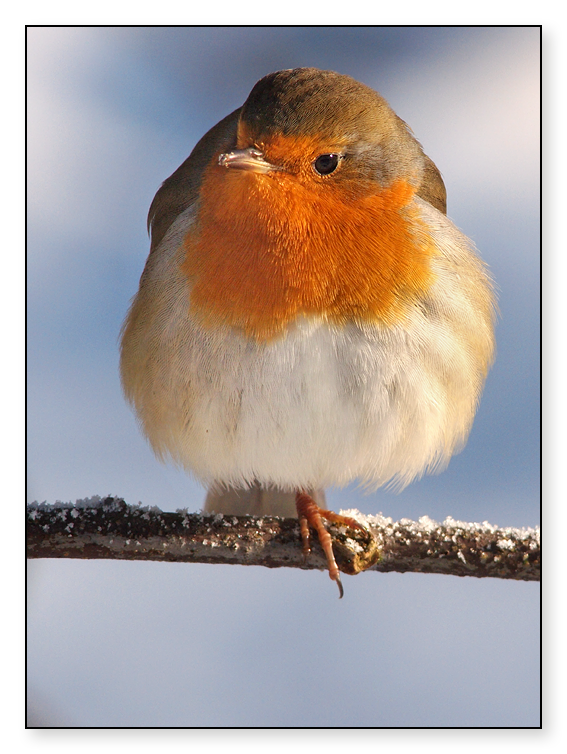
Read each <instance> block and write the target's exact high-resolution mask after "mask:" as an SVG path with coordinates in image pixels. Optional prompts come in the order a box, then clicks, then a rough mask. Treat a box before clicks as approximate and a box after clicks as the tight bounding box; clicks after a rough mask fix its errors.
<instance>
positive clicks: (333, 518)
mask: <svg viewBox="0 0 567 754" xmlns="http://www.w3.org/2000/svg"><path fill="white" fill-rule="evenodd" d="M295 505H296V508H297V515H298V516H299V529H300V531H301V540H302V542H303V554H304V555H305V557H307V555H309V553H310V552H311V541H310V534H309V527H310V526H311V527H312V528H313V529H315V530H316V532H317V536H318V537H319V542H320V543H321V547H322V548H323V552H324V553H325V556H326V558H327V563H328V566H329V576H330V577H331V578H332V579H333V581H336V582H337V586H338V587H339V599H340V598H341V597H342V596H343V585H342V583H341V577H340V572H339V567H338V565H337V561H336V560H335V556H334V553H333V545H332V540H331V535H330V534H329V532H328V531H327V530H326V529H325V527H324V525H323V519H324V518H326V519H327V521H330V522H331V523H333V524H342V525H343V526H348V527H349V528H350V529H361V530H362V531H364V532H366V531H367V530H366V529H365V527H364V526H362V524H359V523H358V521H355V520H354V518H349V517H348V516H341V515H339V514H338V513H333V511H328V510H324V509H323V508H319V506H318V505H317V503H316V502H315V501H314V500H313V498H312V497H311V495H308V494H307V493H306V492H297V493H296V495H295Z"/></svg>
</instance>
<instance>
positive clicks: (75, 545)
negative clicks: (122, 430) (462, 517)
mask: <svg viewBox="0 0 567 754" xmlns="http://www.w3.org/2000/svg"><path fill="white" fill-rule="evenodd" d="M342 512H343V513H345V514H346V515H348V516H351V517H353V518H356V519H357V520H359V521H360V522H361V523H363V524H365V525H366V526H367V527H368V528H369V529H370V530H371V532H372V534H373V535H374V538H375V540H376V541H377V543H378V546H379V549H380V558H379V560H378V562H377V563H375V564H374V565H373V566H371V568H370V569H369V570H373V571H383V572H385V571H398V572H402V573H403V572H407V571H413V572H419V573H439V574H442V573H443V574H451V575H454V576H476V577H485V576H492V577H494V578H501V579H516V580H522V581H539V578H540V563H541V560H540V540H539V529H512V528H508V529H506V528H504V529H501V528H498V527H496V526H492V525H491V524H488V523H487V522H484V523H482V524H476V523H465V522H463V521H454V520H453V519H452V518H447V519H445V521H443V523H437V522H435V521H432V520H431V519H429V518H428V517H427V516H423V517H422V518H420V519H419V521H411V520H409V519H401V520H400V521H392V519H391V518H384V517H383V516H364V515H362V514H360V513H359V512H358V511H342ZM329 531H330V532H331V535H332V537H333V548H334V550H335V555H336V558H337V562H338V564H339V568H340V569H341V570H342V571H344V572H345V573H353V572H354V573H356V572H357V571H358V570H360V569H361V566H360V565H357V564H359V563H364V558H365V554H366V548H367V547H368V544H367V541H366V540H367V539H368V537H365V536H364V534H363V533H361V532H360V533H357V532H356V531H354V530H346V529H344V528H343V527H341V526H335V525H331V526H329ZM312 546H313V551H312V554H311V556H310V557H309V559H308V560H307V561H305V560H304V557H303V553H302V547H301V538H300V535H299V524H298V521H297V519H295V518H276V517H267V516H266V517H264V518H255V517H252V516H232V515H224V516H223V515H222V514H217V515H202V514H200V513H187V511H184V510H178V511H177V512H176V513H164V512H163V511H161V510H159V509H158V508H143V507H140V506H129V505H127V504H126V503H125V502H124V500H122V499H120V498H113V497H107V498H104V499H101V498H99V497H94V498H90V499H88V500H78V501H77V502H76V504H75V505H73V504H71V503H66V504H63V503H57V504H56V505H53V506H52V505H46V504H45V503H42V504H37V503H33V504H32V505H30V506H28V510H27V556H28V558H106V559H115V560H166V561H171V562H186V563H225V564H228V563H233V564H238V565H257V566H260V565H261V566H266V567H268V568H280V567H283V566H288V567H292V568H305V569H313V568H315V569H320V570H324V569H325V568H326V560H325V557H324V555H323V553H322V551H321V549H320V547H319V544H318V542H317V538H316V537H313V542H312Z"/></svg>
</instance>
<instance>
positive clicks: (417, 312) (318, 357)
mask: <svg viewBox="0 0 567 754" xmlns="http://www.w3.org/2000/svg"><path fill="white" fill-rule="evenodd" d="M446 211H447V210H446V190H445V185H444V182H443V179H442V177H441V174H440V172H439V170H438V169H437V167H436V165H435V164H434V162H433V161H432V160H431V159H430V158H429V157H428V156H427V155H426V154H425V152H424V150H423V148H422V146H421V144H420V143H419V142H418V141H417V139H416V138H415V137H414V135H413V132H412V131H411V129H410V127H409V126H408V125H407V124H406V123H405V122H404V121H403V120H402V119H401V118H400V117H398V116H397V115H396V114H395V113H394V111H393V110H392V109H391V107H390V106H389V105H388V103H387V102H386V100H385V99H384V98H383V97H382V96H381V95H380V94H378V92H376V91H375V90H374V89H372V88H370V87H368V86H366V85H365V84H362V83H360V82H358V81H356V80H355V79H353V78H351V77H350V76H347V75H344V74H340V73H336V72H334V71H325V70H320V69H317V68H294V69H288V70H281V71H277V72H274V73H270V74H268V75H266V76H264V77H263V78H262V79H260V80H259V81H258V82H257V83H256V84H255V85H254V87H253V88H252V90H251V92H250V94H249V96H248V98H247V99H246V101H245V102H244V104H243V105H242V106H241V107H239V108H238V109H236V110H234V111H233V112H232V113H230V114H229V115H227V116H226V117H225V118H224V119H223V120H221V121H220V122H219V123H217V125H215V126H214V127H213V128H211V129H210V130H209V131H208V132H207V133H206V134H205V136H203V138H202V139H201V140H200V141H199V142H198V143H197V145H196V146H195V148H194V149H193V151H192V152H191V154H190V156H189V157H188V158H187V160H185V162H183V163H182V165H181V166H180V167H179V168H178V169H177V170H176V171H175V172H174V173H173V174H172V175H171V176H170V177H169V178H168V179H167V180H165V181H164V183H163V184H162V185H161V187H160V188H159V190H158V192H157V194H156V195H155V198H154V200H153V202H152V203H151V206H150V210H149V214H148V229H149V231H150V233H151V244H150V252H149V256H148V259H147V262H146V265H145V268H144V271H143V273H142V276H141V279H140V285H139V290H138V292H137V294H136V295H135V297H134V299H133V301H132V304H131V307H130V309H129V312H128V315H127V317H126V320H125V322H124V325H123V328H122V331H121V345H120V349H121V356H120V370H121V380H122V386H123V390H124V393H125V396H126V399H127V400H128V401H129V403H130V404H131V405H132V406H133V408H134V411H135V413H136V415H137V417H138V420H139V422H140V425H141V428H142V430H143V433H144V434H145V436H146V437H147V439H148V440H149V443H150V445H151V447H152V449H153V451H154V453H155V454H156V456H157V457H158V458H159V459H160V460H162V461H167V460H169V461H172V462H173V463H175V464H178V465H180V466H181V467H183V468H184V469H185V470H187V471H188V472H189V474H191V475H192V476H193V477H194V478H196V479H197V480H199V481H200V482H201V483H202V484H203V485H204V486H205V487H206V488H207V490H208V492H207V496H206V501H205V506H204V511H205V512H209V513H211V512H215V513H222V514H233V515H246V514H248V515H258V516H264V515H272V516H284V517H286V516H298V518H299V523H300V532H301V538H302V541H303V550H304V553H305V554H306V555H308V554H309V552H310V547H311V546H310V530H311V529H314V530H315V531H316V532H317V535H318V537H319V540H320V543H321V546H322V548H323V550H324V552H325V555H326V558H327V564H328V572H329V576H330V577H331V579H333V580H334V581H336V583H337V585H338V587H339V596H340V597H342V596H343V587H342V583H341V579H340V572H339V568H338V566H337V563H336V560H335V557H334V554H333V549H332V542H331V538H330V535H329V533H328V530H327V527H326V526H325V525H324V523H323V522H324V521H325V520H327V521H330V522H334V523H338V524H344V525H345V526H348V527H350V528H363V526H362V525H361V524H360V523H359V522H356V521H355V520H353V519H352V518H348V517H345V516H343V515H342V514H336V513H334V512H332V511H329V510H327V509H326V507H325V492H324V491H325V489H326V488H333V487H343V486H345V485H347V484H349V483H351V482H353V481H356V482H358V484H359V485H361V486H362V487H363V488H365V489H367V490H370V491H372V490H377V489H378V488H380V487H382V486H386V487H387V488H391V489H394V490H399V489H402V488H403V487H405V486H406V485H407V484H409V483H410V482H412V481H414V480H416V479H418V478H419V477H421V476H422V475H423V474H424V473H436V472H438V471H441V470H442V469H444V468H445V467H446V466H447V464H448V462H449V459H450V458H451V456H452V455H453V454H454V453H456V452H458V451H460V450H461V449H462V448H463V446H464V444H465V443H466V440H467V438H468V435H469V432H470V429H471V425H472V422H473V418H474V415H475V413H476V410H477V407H478V404H479V400H480V396H481V393H482V390H483V387H484V383H485V380H486V376H487V373H488V371H489V369H490V367H491V365H492V362H493V359H494V351H495V339H494V323H495V316H496V301H495V292H494V291H495V285H494V282H493V280H492V277H491V274H490V272H489V270H488V268H487V265H486V264H485V263H484V262H483V261H482V260H481V258H480V257H479V255H478V252H477V251H476V248H475V246H474V244H473V242H472V241H471V240H470V239H469V238H467V237H466V236H465V235H464V234H463V233H462V232H461V231H460V230H459V229H458V228H457V227H456V226H455V225H454V224H453V222H452V221H451V220H450V219H449V218H448V217H447V214H446Z"/></svg>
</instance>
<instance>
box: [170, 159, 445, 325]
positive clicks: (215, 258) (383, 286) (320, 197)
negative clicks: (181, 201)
mask: <svg viewBox="0 0 567 754" xmlns="http://www.w3.org/2000/svg"><path fill="white" fill-rule="evenodd" d="M413 194H414V189H413V188H412V187H411V186H410V185H409V184H408V183H406V182H404V181H398V182H395V183H393V184H392V185H391V186H389V187H387V188H382V189H381V190H379V191H378V192H377V193H375V194H372V195H368V196H363V197H355V198H353V197H349V196H348V195H346V194H345V193H344V192H341V190H340V188H338V187H335V186H333V185H332V184H330V183H329V184H324V185H323V187H322V188H320V187H316V190H314V189H313V188H312V187H310V186H308V185H305V183H304V182H301V181H300V180H298V179H297V178H296V177H295V176H293V175H282V174H277V175H254V174H248V173H243V172H241V171H233V172H232V171H230V170H227V169H226V168H222V167H217V166H213V167H210V168H209V169H208V171H207V172H206V173H205V177H204V182H203V187H202V191H201V202H200V209H199V214H198V219H197V223H196V224H195V226H193V229H192V230H191V231H190V232H189V233H188V234H187V236H186V238H185V240H184V247H185V255H184V263H183V272H184V273H185V275H186V276H187V278H188V279H189V281H190V284H191V308H192V311H193V313H194V314H197V315H198V316H200V317H201V319H202V320H203V323H204V324H205V325H211V326H219V325H228V326H230V327H235V328H239V329H242V330H243V331H244V332H245V333H246V335H247V336H249V337H253V338H255V339H257V340H270V339H272V338H274V337H277V336H278V335H281V334H283V333H284V332H285V331H286V329H287V328H288V327H289V326H290V324H292V323H293V322H294V320H296V319H297V318H298V317H299V316H301V315H307V316H309V315H314V316H320V317H323V318H326V319H328V320H330V321H335V322H346V321H348V320H353V319H354V320H357V321H374V322H379V323H382V324H384V325H386V326H388V325H392V324H395V323H396V322H397V321H399V320H400V319H402V318H403V317H404V316H405V314H406V313H407V309H408V306H409V304H408V302H409V301H410V300H415V299H416V296H418V297H419V295H420V294H423V293H425V292H426V291H427V289H428V288H429V286H430V285H431V283H432V278H433V274H432V272H431V268H430V259H431V256H432V254H433V253H435V250H434V246H433V243H432V242H431V240H430V237H429V234H428V233H427V230H426V227H425V225H424V224H423V222H422V221H421V220H420V219H419V217H418V210H417V207H416V206H415V205H413V204H412V199H413Z"/></svg>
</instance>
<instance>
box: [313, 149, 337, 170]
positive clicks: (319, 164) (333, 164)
mask: <svg viewBox="0 0 567 754" xmlns="http://www.w3.org/2000/svg"><path fill="white" fill-rule="evenodd" d="M340 159H341V156H340V154H320V155H319V157H317V159H316V160H315V162H314V163H313V167H314V168H315V170H316V171H317V172H318V173H319V175H329V174H330V173H332V172H334V171H335V170H336V169H337V166H338V164H339V160H340Z"/></svg>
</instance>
